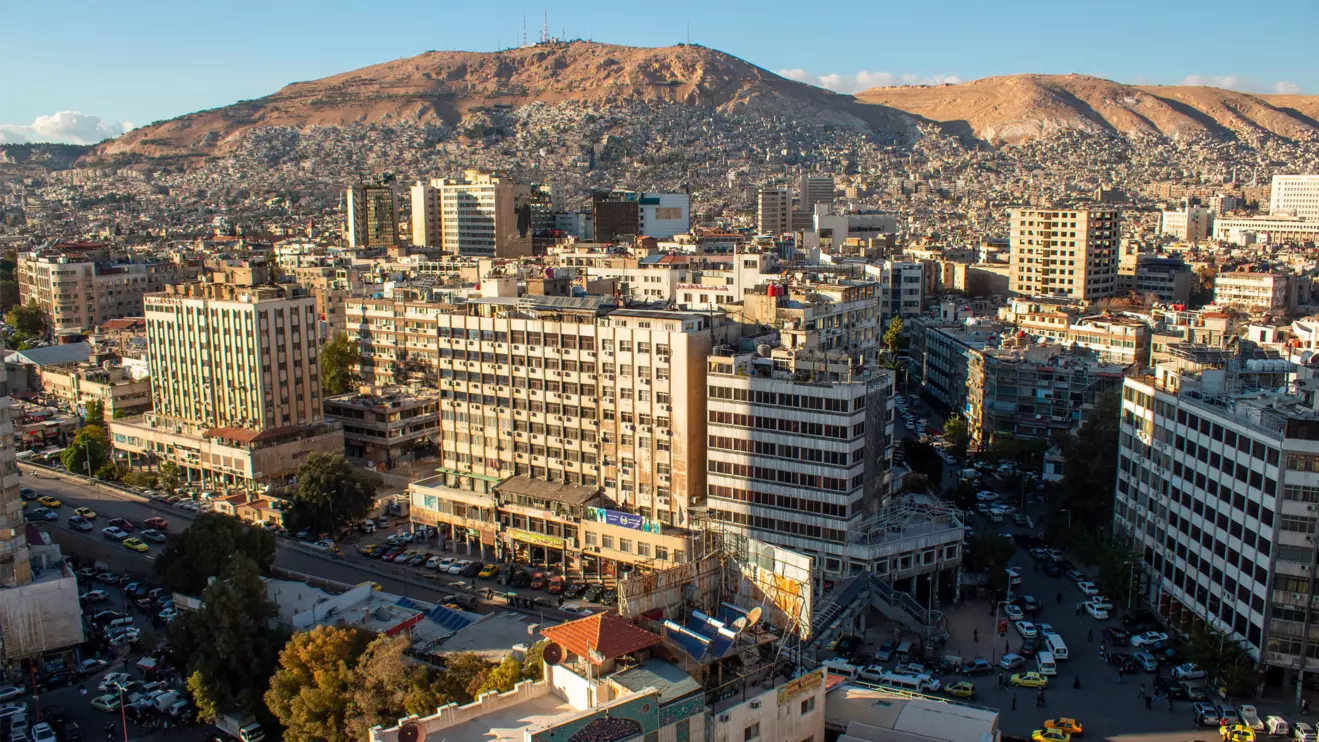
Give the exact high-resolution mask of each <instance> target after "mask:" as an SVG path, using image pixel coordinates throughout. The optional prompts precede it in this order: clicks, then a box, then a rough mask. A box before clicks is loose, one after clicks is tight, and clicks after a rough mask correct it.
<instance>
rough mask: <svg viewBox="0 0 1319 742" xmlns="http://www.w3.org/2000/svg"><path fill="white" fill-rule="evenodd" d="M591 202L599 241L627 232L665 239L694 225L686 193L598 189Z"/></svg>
mask: <svg viewBox="0 0 1319 742" xmlns="http://www.w3.org/2000/svg"><path fill="white" fill-rule="evenodd" d="M591 205H592V207H593V211H594V217H595V236H596V239H597V240H598V241H600V242H612V241H614V240H615V239H617V238H619V237H622V236H624V235H634V236H638V237H643V236H644V237H654V238H655V239H660V240H665V239H668V238H670V237H673V236H674V235H678V234H684V233H686V232H687V230H689V229H691V196H689V195H687V194H686V193H637V192H635V191H608V192H605V191H596V192H595V193H593V194H592V196H591Z"/></svg>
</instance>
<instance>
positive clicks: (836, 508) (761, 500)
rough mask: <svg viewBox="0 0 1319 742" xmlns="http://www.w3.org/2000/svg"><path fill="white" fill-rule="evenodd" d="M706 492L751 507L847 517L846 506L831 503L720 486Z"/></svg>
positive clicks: (711, 495)
mask: <svg viewBox="0 0 1319 742" xmlns="http://www.w3.org/2000/svg"><path fill="white" fill-rule="evenodd" d="M708 491H709V493H710V497H718V498H723V499H725V500H737V501H738V502H745V503H751V504H753V505H765V506H768V507H771V508H779V509H781V510H796V511H799V512H802V513H813V514H816V515H824V516H828V517H830V518H846V517H847V506H846V505H835V504H834V503H831V502H820V501H819V500H814V499H808V498H804V497H789V496H787V495H774V494H771V493H768V492H757V491H755V490H744V489H740V488H738V487H725V486H724V485H720V484H711V485H708Z"/></svg>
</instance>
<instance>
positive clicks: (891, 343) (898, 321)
mask: <svg viewBox="0 0 1319 742" xmlns="http://www.w3.org/2000/svg"><path fill="white" fill-rule="evenodd" d="M901 341H902V318H901V317H894V318H893V319H891V320H889V323H888V329H887V330H885V331H884V348H885V349H887V350H888V353H889V355H891V356H893V355H897V354H898V346H899V344H900V343H901Z"/></svg>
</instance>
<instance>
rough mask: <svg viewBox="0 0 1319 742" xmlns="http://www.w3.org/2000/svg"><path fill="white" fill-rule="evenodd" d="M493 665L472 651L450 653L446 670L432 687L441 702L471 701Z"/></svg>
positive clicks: (461, 702) (464, 702)
mask: <svg viewBox="0 0 1319 742" xmlns="http://www.w3.org/2000/svg"><path fill="white" fill-rule="evenodd" d="M493 667H494V663H493V662H489V661H487V660H484V659H482V658H481V657H480V655H477V654H474V653H472V652H459V653H458V654H454V655H449V658H448V661H447V662H446V663H445V668H444V672H442V673H439V674H438V675H437V676H436V678H435V682H434V683H433V684H432V688H433V689H434V690H435V694H436V696H438V697H439V699H440V702H441V703H457V704H466V703H471V702H472V701H473V700H474V699H475V698H476V695H477V692H478V691H480V689H481V686H482V685H484V684H485V678H486V674H487V673H489V672H490V670H491V669H492V668H493Z"/></svg>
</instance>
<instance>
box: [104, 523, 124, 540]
mask: <svg viewBox="0 0 1319 742" xmlns="http://www.w3.org/2000/svg"><path fill="white" fill-rule="evenodd" d="M101 535H103V536H105V537H106V538H108V539H111V540H113V541H123V540H124V539H126V538H128V532H127V531H125V530H123V529H121V528H118V527H116V526H109V527H107V528H102V529H101Z"/></svg>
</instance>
